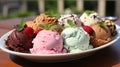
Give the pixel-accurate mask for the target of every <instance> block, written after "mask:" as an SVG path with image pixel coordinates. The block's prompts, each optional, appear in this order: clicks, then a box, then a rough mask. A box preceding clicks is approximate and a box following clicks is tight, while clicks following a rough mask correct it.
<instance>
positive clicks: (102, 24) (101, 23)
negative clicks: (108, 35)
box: [98, 22, 106, 27]
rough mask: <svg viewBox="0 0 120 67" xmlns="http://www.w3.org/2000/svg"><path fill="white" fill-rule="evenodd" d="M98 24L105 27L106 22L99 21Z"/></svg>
mask: <svg viewBox="0 0 120 67" xmlns="http://www.w3.org/2000/svg"><path fill="white" fill-rule="evenodd" d="M98 24H99V25H100V26H101V27H105V26H106V24H105V23H104V22H98Z"/></svg>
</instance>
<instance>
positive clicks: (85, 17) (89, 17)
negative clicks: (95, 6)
mask: <svg viewBox="0 0 120 67" xmlns="http://www.w3.org/2000/svg"><path fill="white" fill-rule="evenodd" d="M80 20H81V22H83V24H84V25H87V26H90V25H91V24H94V23H97V22H99V21H100V19H99V17H98V14H97V13H96V12H92V13H90V14H88V13H86V12H84V13H83V14H82V15H81V17H80Z"/></svg>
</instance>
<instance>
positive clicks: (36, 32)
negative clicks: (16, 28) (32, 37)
mask: <svg viewBox="0 0 120 67" xmlns="http://www.w3.org/2000/svg"><path fill="white" fill-rule="evenodd" d="M41 30H43V29H42V28H39V29H38V30H36V31H35V34H38V32H39V31H41Z"/></svg>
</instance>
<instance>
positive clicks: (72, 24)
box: [67, 20, 76, 27]
mask: <svg viewBox="0 0 120 67" xmlns="http://www.w3.org/2000/svg"><path fill="white" fill-rule="evenodd" d="M67 23H68V24H69V25H70V27H74V26H76V24H75V23H74V22H73V21H72V20H67Z"/></svg>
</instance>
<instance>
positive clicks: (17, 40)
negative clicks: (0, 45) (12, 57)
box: [6, 30, 33, 53]
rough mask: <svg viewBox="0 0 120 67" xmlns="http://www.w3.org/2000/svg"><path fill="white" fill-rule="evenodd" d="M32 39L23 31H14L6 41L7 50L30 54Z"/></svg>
mask: <svg viewBox="0 0 120 67" xmlns="http://www.w3.org/2000/svg"><path fill="white" fill-rule="evenodd" d="M32 39H33V38H32V37H29V36H28V35H27V34H26V33H24V32H23V31H21V32H19V31H17V30H14V31H13V32H12V33H11V34H10V35H9V36H8V39H7V40H6V45H7V48H8V49H10V50H13V51H17V52H25V53H28V52H29V48H32Z"/></svg>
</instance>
